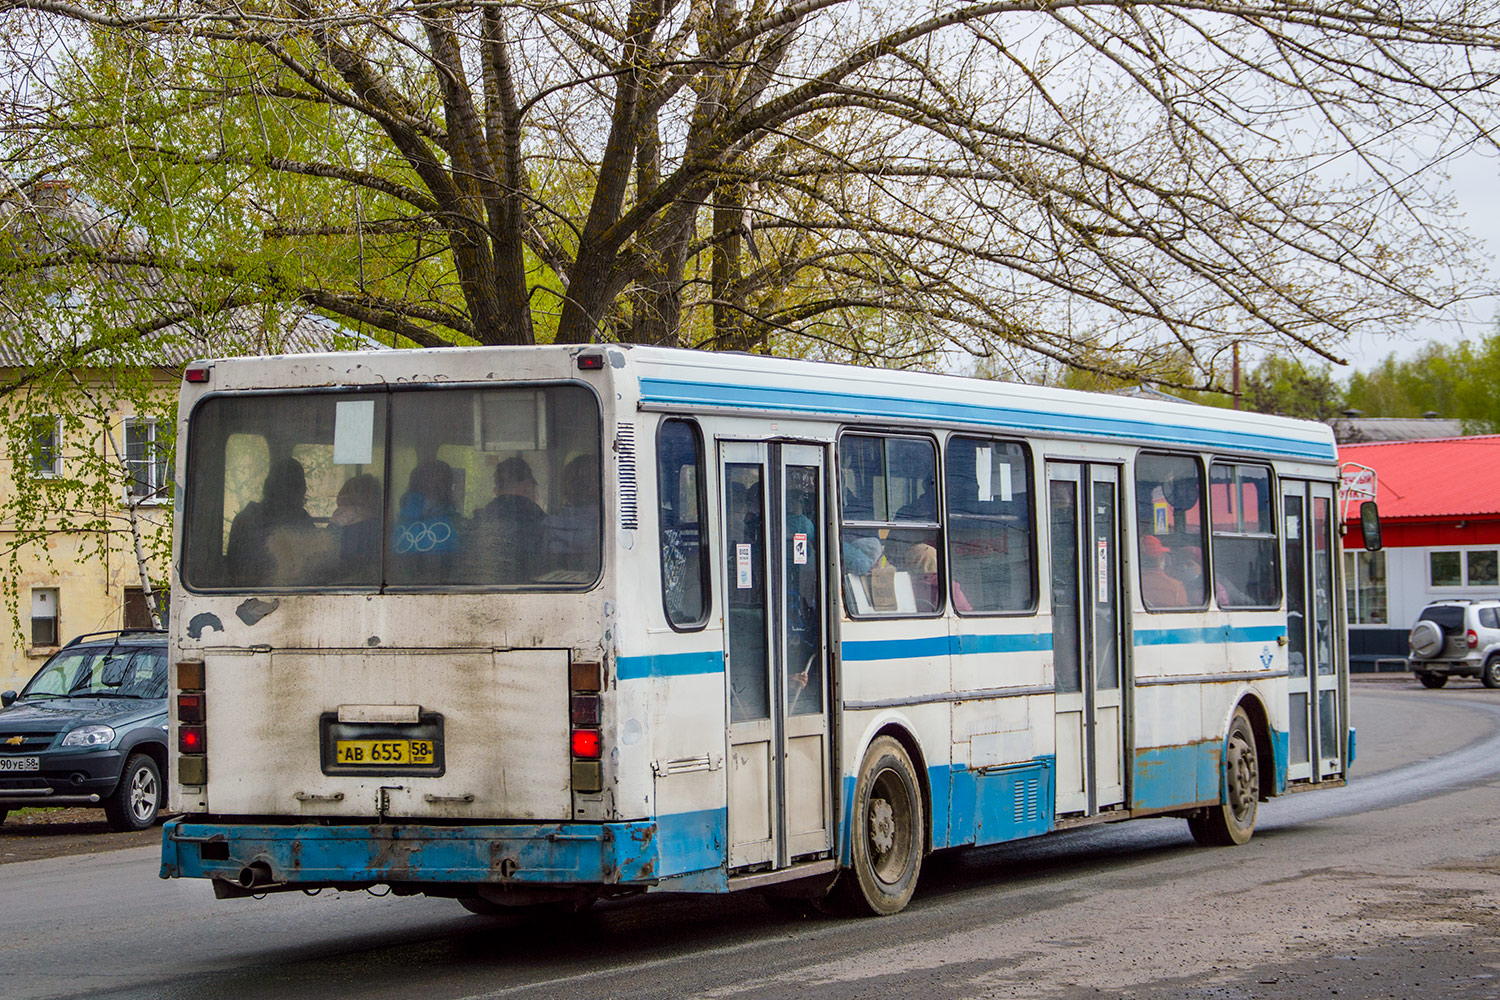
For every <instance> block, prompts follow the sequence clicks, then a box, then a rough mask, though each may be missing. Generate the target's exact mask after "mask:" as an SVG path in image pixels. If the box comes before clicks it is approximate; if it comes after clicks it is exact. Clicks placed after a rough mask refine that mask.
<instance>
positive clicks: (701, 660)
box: [615, 649, 724, 681]
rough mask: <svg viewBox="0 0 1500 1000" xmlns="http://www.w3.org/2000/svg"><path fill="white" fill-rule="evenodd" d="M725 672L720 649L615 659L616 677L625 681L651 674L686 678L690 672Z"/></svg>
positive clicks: (646, 676) (643, 677)
mask: <svg viewBox="0 0 1500 1000" xmlns="http://www.w3.org/2000/svg"><path fill="white" fill-rule="evenodd" d="M723 672H724V654H723V653H722V652H720V651H719V650H717V649H711V650H709V651H707V652H705V653H659V654H657V655H655V656H621V657H619V658H618V659H616V660H615V676H616V677H617V678H619V679H620V680H622V681H638V680H645V679H647V678H650V677H683V676H686V675H689V674H719V673H723Z"/></svg>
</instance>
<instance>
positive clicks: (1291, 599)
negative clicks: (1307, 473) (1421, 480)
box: [1282, 480, 1345, 781]
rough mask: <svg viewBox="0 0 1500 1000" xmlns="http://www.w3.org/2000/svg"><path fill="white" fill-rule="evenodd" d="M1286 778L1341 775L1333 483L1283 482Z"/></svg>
mask: <svg viewBox="0 0 1500 1000" xmlns="http://www.w3.org/2000/svg"><path fill="white" fill-rule="evenodd" d="M1282 503H1283V505H1284V516H1285V518H1286V524H1285V529H1286V530H1285V532H1284V537H1285V545H1286V613H1287V623H1286V634H1287V673H1288V678H1287V717H1288V729H1289V731H1290V740H1291V748H1290V755H1289V757H1288V760H1287V779H1288V780H1289V781H1308V780H1312V781H1321V780H1323V779H1325V778H1332V777H1337V776H1339V775H1340V774H1342V773H1343V745H1342V735H1341V734H1342V733H1343V730H1344V726H1345V722H1344V720H1345V711H1344V703H1343V701H1344V694H1343V686H1342V684H1341V681H1340V676H1339V663H1338V658H1337V657H1338V651H1337V645H1336V644H1337V641H1338V629H1337V622H1335V621H1334V600H1333V597H1334V587H1335V585H1336V581H1335V580H1334V562H1333V527H1334V525H1333V487H1332V486H1331V485H1330V484H1328V483H1308V482H1301V481H1297V480H1285V481H1284V482H1283V486H1282Z"/></svg>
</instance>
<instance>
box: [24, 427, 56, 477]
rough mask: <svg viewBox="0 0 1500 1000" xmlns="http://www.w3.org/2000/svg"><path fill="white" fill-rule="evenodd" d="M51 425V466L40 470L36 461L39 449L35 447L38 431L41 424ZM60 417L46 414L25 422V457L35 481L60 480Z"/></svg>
mask: <svg viewBox="0 0 1500 1000" xmlns="http://www.w3.org/2000/svg"><path fill="white" fill-rule="evenodd" d="M48 423H50V424H51V425H52V443H51V445H50V448H51V450H52V464H51V466H50V467H48V468H41V467H40V463H39V462H38V459H39V458H40V453H41V450H42V449H41V448H39V447H37V443H38V442H37V438H38V431H39V430H40V429H41V427H42V425H43V424H48ZM62 430H63V429H62V417H60V416H54V415H51V414H48V415H46V416H40V417H32V418H30V419H29V420H27V421H26V456H27V459H28V461H27V465H28V466H29V467H30V474H31V476H33V477H34V478H37V479H60V478H61V477H62V474H63V468H62V460H63V454H62Z"/></svg>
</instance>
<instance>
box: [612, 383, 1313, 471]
mask: <svg viewBox="0 0 1500 1000" xmlns="http://www.w3.org/2000/svg"><path fill="white" fill-rule="evenodd" d="M640 389H641V400H642V402H646V403H658V404H670V405H679V406H681V405H702V406H733V407H740V408H744V409H758V410H779V411H786V412H794V413H809V414H829V415H834V414H837V415H847V416H866V417H882V418H890V419H898V420H899V419H920V420H933V421H953V422H962V423H967V424H976V425H987V426H993V427H1005V428H1011V429H1014V430H1027V431H1044V432H1046V431H1050V432H1059V431H1061V432H1065V433H1067V432H1071V433H1076V434H1088V435H1093V436H1098V437H1112V438H1133V439H1136V440H1141V441H1154V442H1161V443H1171V444H1191V445H1199V446H1211V447H1217V448H1229V449H1235V450H1244V451H1256V452H1264V453H1266V454H1270V455H1286V456H1290V457H1296V458H1310V459H1316V460H1319V461H1325V462H1331V461H1333V460H1334V459H1335V458H1336V457H1337V451H1336V449H1335V448H1334V446H1333V443H1332V442H1331V441H1299V440H1296V439H1293V438H1285V437H1276V436H1274V435H1270V434H1257V433H1252V432H1249V431H1235V430H1225V429H1215V428H1203V427H1190V426H1183V425H1179V424H1159V423H1154V422H1150V421H1145V420H1129V419H1121V418H1119V417H1116V416H1108V417H1106V416H1092V415H1089V414H1083V413H1066V412H1059V411H1051V410H1028V409H1021V408H1019V407H1012V406H983V405H978V404H972V403H944V402H937V401H932V400H919V399H908V398H902V397H897V396H870V395H863V394H859V393H847V392H833V391H829V390H826V389H794V388H786V387H780V388H778V387H772V386H763V385H730V384H722V383H712V382H686V381H681V380H678V379H663V378H642V379H641V380H640Z"/></svg>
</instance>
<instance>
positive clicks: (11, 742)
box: [5, 736, 26, 747]
mask: <svg viewBox="0 0 1500 1000" xmlns="http://www.w3.org/2000/svg"><path fill="white" fill-rule="evenodd" d="M5 742H6V744H7V745H8V746H13V747H18V746H20V745H21V744H22V743H25V742H26V737H24V736H12V737H11V738H10V739H8V740H6V741H5Z"/></svg>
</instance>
